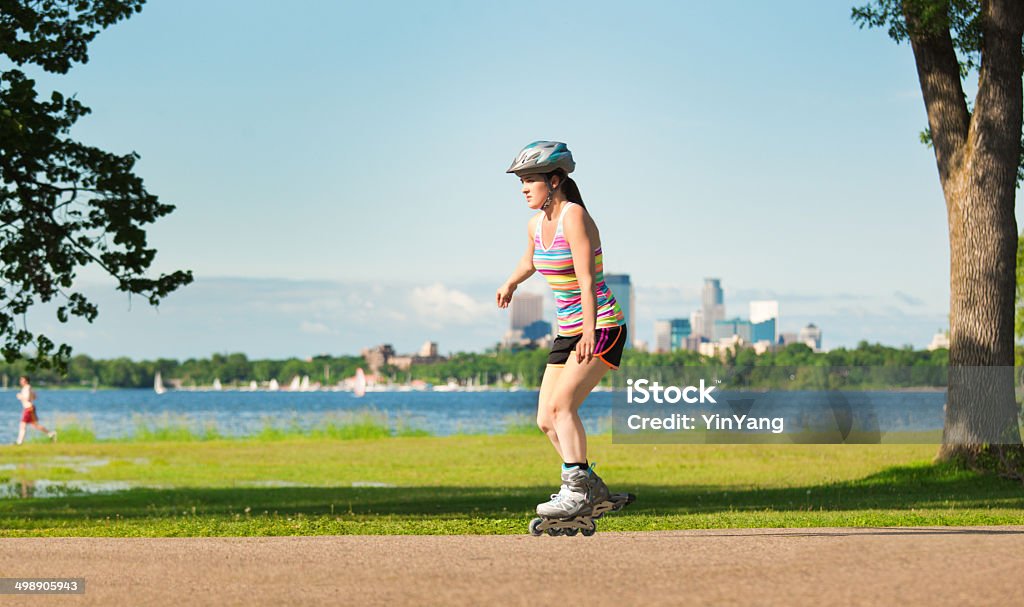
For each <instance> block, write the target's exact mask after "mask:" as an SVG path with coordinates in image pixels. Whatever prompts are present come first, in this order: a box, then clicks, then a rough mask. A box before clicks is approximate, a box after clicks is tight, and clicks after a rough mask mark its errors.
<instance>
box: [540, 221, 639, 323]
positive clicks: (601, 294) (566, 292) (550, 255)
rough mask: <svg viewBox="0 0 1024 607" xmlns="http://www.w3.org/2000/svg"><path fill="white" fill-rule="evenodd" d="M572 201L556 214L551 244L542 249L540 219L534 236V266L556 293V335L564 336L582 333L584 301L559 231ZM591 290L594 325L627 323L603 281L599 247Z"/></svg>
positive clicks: (596, 250) (570, 258)
mask: <svg viewBox="0 0 1024 607" xmlns="http://www.w3.org/2000/svg"><path fill="white" fill-rule="evenodd" d="M573 204H575V203H573V202H567V203H566V204H565V206H564V207H562V212H561V214H560V215H559V216H558V225H557V226H556V227H555V239H554V240H552V241H551V246H550V247H548V248H546V249H545V248H544V237H543V236H542V235H541V223H542V221H541V220H540V218H538V219H537V230H536V233H535V234H534V236H533V267H535V268H537V271H538V272H540V273H541V274H543V275H544V278H546V279H547V281H548V284H549V285H551V290H552V291H553V292H554V294H555V309H556V315H557V316H558V334H559V335H563V336H566V337H571V336H573V335H579V334H580V333H582V332H583V303H582V299H581V297H580V284H579V281H577V280H576V268H574V267H573V265H572V251H571V250H570V249H569V242H568V241H566V240H565V236H564V235H563V234H562V218H563V217H565V212H566V211H567V210H569V207H570V206H571V205H573ZM594 293H595V295H596V296H597V325H596V327H595V328H605V327H615V326H618V325H624V324H626V321H625V317H624V316H623V314H622V310H621V309H620V308H619V304H618V302H616V301H615V296H614V295H612V291H611V289H609V288H608V285H606V284H604V260H603V256H602V255H601V247H597V248H596V249H594Z"/></svg>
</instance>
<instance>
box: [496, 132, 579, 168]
mask: <svg viewBox="0 0 1024 607" xmlns="http://www.w3.org/2000/svg"><path fill="white" fill-rule="evenodd" d="M575 168H576V163H575V162H574V161H573V159H572V152H570V151H569V148H568V147H567V146H566V145H565V144H564V143H562V142H561V141H534V142H533V143H531V144H530V145H528V146H526V147H525V148H523V149H522V151H521V152H519V155H517V156H516V159H515V161H513V162H512V166H510V167H508V170H507V171H505V172H506V173H515V174H516V175H518V176H520V177H522V176H523V175H536V174H538V173H550V172H552V171H555V170H557V169H562V170H563V171H565V172H566V173H572V172H573V169H575Z"/></svg>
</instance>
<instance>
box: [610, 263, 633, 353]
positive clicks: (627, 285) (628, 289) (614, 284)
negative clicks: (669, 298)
mask: <svg viewBox="0 0 1024 607" xmlns="http://www.w3.org/2000/svg"><path fill="white" fill-rule="evenodd" d="M604 284H605V285H606V286H607V287H608V289H610V290H611V292H612V295H614V296H615V301H617V302H618V304H619V308H620V309H621V310H622V315H623V316H624V317H625V318H626V335H627V338H628V339H627V341H626V347H627V348H629V347H631V345H632V344H631V343H630V341H629V340H632V339H635V338H636V331H634V330H633V327H634V326H635V325H634V319H633V311H634V310H635V309H636V306H635V305H634V304H635V301H634V300H633V284H632V283H631V282H630V280H629V274H605V275H604Z"/></svg>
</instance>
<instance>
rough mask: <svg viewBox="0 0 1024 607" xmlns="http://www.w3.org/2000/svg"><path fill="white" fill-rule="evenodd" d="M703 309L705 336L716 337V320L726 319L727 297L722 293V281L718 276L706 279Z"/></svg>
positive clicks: (702, 298)
mask: <svg viewBox="0 0 1024 607" xmlns="http://www.w3.org/2000/svg"><path fill="white" fill-rule="evenodd" d="M701 311H702V312H703V317H702V320H703V321H704V322H703V331H702V332H701V335H703V336H704V337H709V338H714V335H713V333H714V330H715V322H716V321H719V320H725V297H724V296H723V294H722V281H721V280H720V279H718V278H705V279H704V294H703V296H702V297H701Z"/></svg>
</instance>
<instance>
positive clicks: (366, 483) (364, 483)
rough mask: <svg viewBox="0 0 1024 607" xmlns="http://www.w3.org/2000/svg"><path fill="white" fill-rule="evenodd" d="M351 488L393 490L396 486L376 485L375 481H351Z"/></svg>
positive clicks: (387, 484) (389, 484)
mask: <svg viewBox="0 0 1024 607" xmlns="http://www.w3.org/2000/svg"><path fill="white" fill-rule="evenodd" d="M352 486H353V487H384V488H387V489H393V488H395V487H397V486H398V485H392V484H391V483H378V482H376V481H352Z"/></svg>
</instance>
